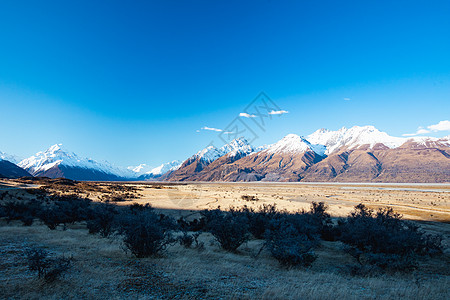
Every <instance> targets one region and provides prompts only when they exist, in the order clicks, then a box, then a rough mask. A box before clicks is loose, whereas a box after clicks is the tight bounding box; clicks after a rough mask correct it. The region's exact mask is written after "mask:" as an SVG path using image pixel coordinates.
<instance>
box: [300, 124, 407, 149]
mask: <svg viewBox="0 0 450 300" xmlns="http://www.w3.org/2000/svg"><path fill="white" fill-rule="evenodd" d="M306 139H307V140H308V141H309V142H310V143H311V144H314V145H322V146H325V148H326V150H325V151H324V154H325V155H330V154H331V153H333V152H335V151H337V150H339V149H341V148H343V147H346V148H348V149H355V148H358V147H361V146H364V145H366V146H368V148H370V149H373V148H374V147H375V145H377V144H382V145H384V146H386V147H388V148H391V149H392V148H397V147H399V146H400V145H402V144H403V143H405V142H406V139H405V138H398V137H392V136H390V135H388V134H387V133H385V132H381V131H379V130H378V129H376V128H375V127H373V126H353V127H351V128H345V127H342V128H341V129H339V130H336V131H330V130H327V129H323V128H322V129H319V130H317V131H315V132H314V133H312V134H310V135H308V136H307V137H306Z"/></svg>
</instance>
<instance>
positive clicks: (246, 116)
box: [239, 113, 256, 118]
mask: <svg viewBox="0 0 450 300" xmlns="http://www.w3.org/2000/svg"><path fill="white" fill-rule="evenodd" d="M239 117H244V118H256V116H255V115H250V114H248V113H240V114H239Z"/></svg>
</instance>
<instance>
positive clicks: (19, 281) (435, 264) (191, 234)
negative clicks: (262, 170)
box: [0, 180, 450, 299]
mask: <svg viewBox="0 0 450 300" xmlns="http://www.w3.org/2000/svg"><path fill="white" fill-rule="evenodd" d="M346 187H347V188H346V189H341V186H329V185H305V186H291V185H283V184H279V185H275V184H274V185H262V184H261V185H260V184H254V185H251V184H241V185H238V184H236V185H233V184H186V185H184V184H183V185H177V184H170V185H168V184H162V183H158V184H151V185H149V184H136V183H130V184H116V183H92V182H83V183H78V182H71V181H65V180H44V181H33V182H31V181H22V182H18V181H3V182H2V183H0V194H1V195H0V196H1V197H2V199H0V203H1V204H2V207H3V208H4V209H3V215H2V217H1V218H0V297H2V298H6V299H14V298H17V299H34V298H39V299H61V298H88V299H97V298H105V297H108V298H112V299H125V298H127V299H128V298H138V299H147V298H148V299H167V298H170V299H247V298H248V299H253V298H261V299H329V298H338V299H395V298H407V299H448V298H449V296H450V292H449V290H450V268H449V266H450V251H449V248H448V245H449V240H450V224H448V218H449V213H448V205H449V203H448V188H447V187H445V186H437V187H436V186H431V187H420V190H419V191H418V190H417V189H418V188H417V187H416V186H410V187H408V186H406V187H402V190H398V189H391V190H389V189H384V190H380V189H373V188H372V187H370V186H369V187H367V186H363V187H359V186H351V185H350V186H346ZM348 187H358V188H357V189H352V188H350V189H349V188H348ZM377 188H379V187H377ZM381 188H390V187H389V186H382V187H381ZM391 188H392V187H391ZM414 189H416V190H414ZM424 190H425V191H424ZM445 190H447V191H445ZM6 192H7V193H6ZM5 193H6V194H5ZM402 199H403V201H402ZM377 200H378V201H377ZM313 202H314V203H315V205H316V207H315V208H314V206H313V207H312V208H311V205H312V203H313ZM320 202H322V203H323V206H318V205H321V204H320ZM428 202H433V203H436V205H429V204H428ZM11 203H24V204H26V205H25V207H26V209H25V210H22V209H23V207H22V208H20V207H19V208H17V207H16V208H11V207H10V208H7V209H6V211H5V206H7V205H11ZM33 203H34V204H36V203H39V204H37V205H35V206H34V205H31V204H33ZM69 203H71V204H69ZM133 203H139V205H136V204H134V205H133ZM146 203H150V204H151V206H152V207H154V209H153V208H150V207H146V206H144V204H146ZM274 203H275V204H276V205H275V206H272V205H273V204H274ZM359 203H363V206H359V210H358V209H357V208H355V206H356V205H358V204H359ZM218 206H220V208H221V210H216V208H217V207H218ZM33 207H35V210H33V209H34V208H33ZM130 207H132V208H130ZM261 207H265V208H266V209H265V211H263V212H261V210H260V208H261ZM380 207H383V208H384V209H383V210H382V211H378V210H377V209H378V208H380ZM389 207H390V208H392V209H393V210H389ZM325 208H326V209H325ZM205 209H206V210H205ZM302 209H303V211H301V210H302ZM370 209H372V212H371V215H369V216H367V215H364V214H365V213H367V212H368V211H370ZM299 210H300V211H299ZM11 211H13V212H14V214H13V213H11ZM24 211H25V212H24ZM30 211H31V212H30ZM74 211H75V212H76V213H74V214H72V213H69V212H74ZM112 211H114V212H112ZM224 211H226V212H224ZM398 211H400V212H401V213H402V214H403V218H401V219H400V217H399V216H397V215H396V214H395V213H396V212H398ZM61 212H64V213H61ZM295 212H297V213H295ZM351 212H354V213H356V215H355V214H354V215H353V217H352V216H350V217H349V214H350V213H351ZM28 213H30V214H28ZM53 213H54V214H53ZM56 213H58V214H56ZM377 213H378V215H377ZM162 214H164V216H162ZM30 218H31V219H32V221H31V222H32V223H31V224H29V222H30V221H29V220H30ZM404 219H408V220H404ZM377 220H378V221H377ZM138 224H141V225H142V224H147V225H144V226H139V225H138ZM154 224H156V225H155V226H154ZM230 224H231V225H230ZM25 225H26V226H25ZM49 225H50V226H49ZM53 225H55V226H53ZM415 226H419V227H420V229H417V230H416V229H415ZM53 227H54V228H53ZM51 228H53V229H51ZM136 228H137V229H136ZM356 229H360V230H356ZM390 232H394V233H395V234H392V235H391V233H390ZM366 236H367V237H373V238H374V239H375V238H377V239H376V240H380V241H383V243H376V242H373V241H371V240H370V239H367V240H364V239H365V237H366ZM140 237H143V238H144V241H148V240H151V241H156V243H155V245H156V247H150V246H149V247H147V248H145V249H143V248H142V247H141V245H142V244H143V243H142V241H143V240H142V239H141V240H140V239H139V238H140ZM353 237H354V238H353ZM380 237H381V238H380ZM401 239H402V240H401ZM441 239H442V240H441ZM438 240H439V241H438ZM127 241H128V244H127ZM133 241H136V243H134V244H133ZM359 241H363V242H361V243H359ZM130 243H131V245H130ZM149 244H150V243H149ZM133 245H137V247H138V248H137V250H136V248H135V249H134V250H135V251H134V252H133ZM224 245H225V246H224ZM226 245H232V247H231V246H230V247H227V246H226ZM236 245H237V247H235V246H236ZM389 245H392V246H391V247H390V246H389ZM402 245H404V246H402ZM159 246H162V247H159ZM28 249H43V250H45V251H47V252H48V257H49V258H51V259H58V258H66V259H69V260H70V268H68V269H67V270H65V271H64V272H62V273H61V274H60V275H59V276H58V277H57V278H54V279H52V280H47V279H46V278H44V277H41V278H39V277H38V276H37V273H36V271H33V270H31V269H30V262H29V257H27V252H26V250H28ZM144 250H146V251H147V252H145V251H144ZM139 253H141V254H142V253H144V254H145V255H139Z"/></svg>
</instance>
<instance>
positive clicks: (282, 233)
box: [266, 220, 317, 267]
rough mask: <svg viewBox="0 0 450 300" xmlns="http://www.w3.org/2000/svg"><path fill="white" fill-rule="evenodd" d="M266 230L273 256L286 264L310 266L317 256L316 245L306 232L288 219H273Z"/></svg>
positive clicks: (268, 244)
mask: <svg viewBox="0 0 450 300" xmlns="http://www.w3.org/2000/svg"><path fill="white" fill-rule="evenodd" d="M270 227H271V228H270V229H269V230H268V231H267V232H266V245H267V246H268V249H269V251H270V253H271V254H272V256H273V257H274V258H275V259H277V260H278V261H279V262H280V264H282V265H284V266H288V267H291V266H304V267H308V266H310V265H311V264H312V263H313V262H314V261H315V260H316V258H317V256H316V255H315V254H314V252H313V250H312V248H313V246H314V245H315V243H314V242H313V241H311V240H310V239H309V238H308V236H307V235H306V234H303V233H301V232H299V231H298V230H297V229H296V228H295V226H294V225H293V224H291V223H289V222H287V221H286V220H273V221H272V222H271V226H270Z"/></svg>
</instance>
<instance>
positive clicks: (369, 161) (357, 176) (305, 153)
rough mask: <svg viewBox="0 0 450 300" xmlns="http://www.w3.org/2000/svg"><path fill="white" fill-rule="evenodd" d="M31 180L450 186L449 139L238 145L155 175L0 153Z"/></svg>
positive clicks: (0, 166) (351, 131)
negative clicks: (404, 183)
mask: <svg viewBox="0 0 450 300" xmlns="http://www.w3.org/2000/svg"><path fill="white" fill-rule="evenodd" d="M16 164H17V165H16ZM30 174H31V175H32V176H45V177H51V178H56V177H65V178H69V179H75V180H105V181H110V180H113V181H114V180H158V181H282V182H285V181H292V182H296V181H309V182H311V181H321V182H328V181H332V182H450V136H446V137H443V138H433V137H412V138H399V137H392V136H389V135H388V134H387V133H385V132H381V131H379V130H378V129H376V128H375V127H373V126H353V127H351V128H345V127H343V128H341V129H339V130H336V131H330V130H327V129H319V130H317V131H315V132H314V133H312V134H310V135H308V136H299V135H296V134H288V135H287V136H285V137H284V138H282V139H281V140H280V141H278V142H276V143H274V144H271V145H268V146H261V147H255V146H253V145H251V144H250V143H248V141H247V140H246V139H245V138H238V139H235V140H233V141H231V142H230V143H228V144H226V145H224V146H222V147H220V148H216V147H215V146H212V145H211V146H208V147H206V148H204V149H202V150H200V151H198V152H197V153H195V154H194V155H192V156H191V157H189V158H187V159H186V160H184V161H183V162H181V161H172V162H168V163H165V164H162V165H160V166H159V167H156V168H149V167H148V166H147V165H145V164H141V165H139V166H136V167H128V168H118V167H115V166H113V165H111V164H109V163H107V162H97V161H95V160H92V159H88V158H81V157H79V156H77V155H76V154H75V153H73V152H70V151H68V150H66V149H64V148H63V147H62V145H61V144H57V145H53V146H52V147H50V148H49V149H47V150H45V151H41V152H38V153H36V154H35V155H33V156H31V157H30V158H27V159H24V160H22V161H20V162H18V161H17V158H15V157H14V156H8V155H6V154H4V153H2V152H0V176H1V175H3V177H20V176H29V175H30Z"/></svg>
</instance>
